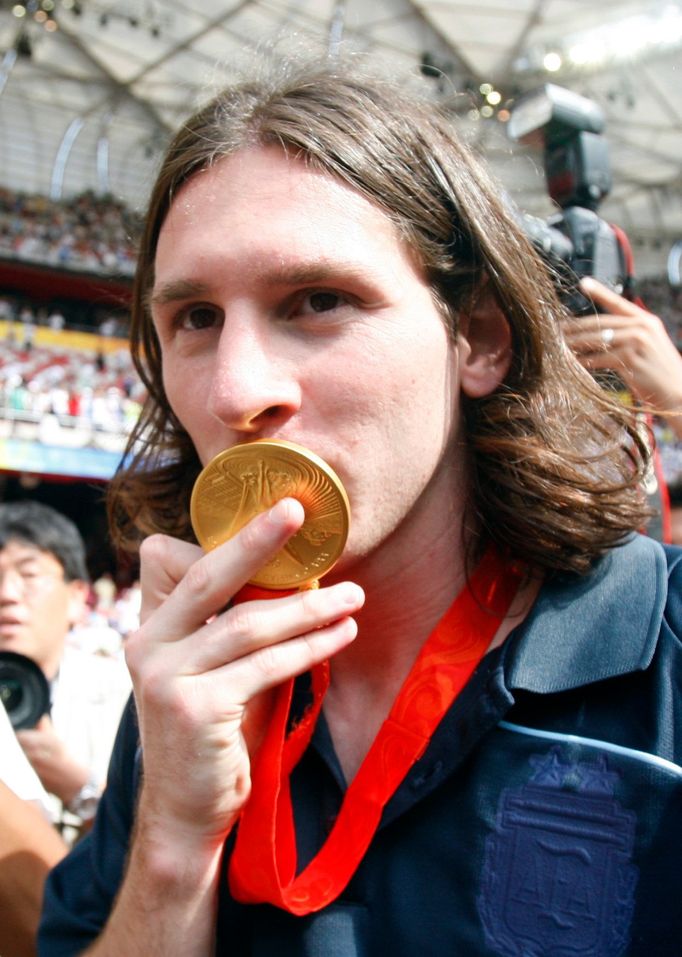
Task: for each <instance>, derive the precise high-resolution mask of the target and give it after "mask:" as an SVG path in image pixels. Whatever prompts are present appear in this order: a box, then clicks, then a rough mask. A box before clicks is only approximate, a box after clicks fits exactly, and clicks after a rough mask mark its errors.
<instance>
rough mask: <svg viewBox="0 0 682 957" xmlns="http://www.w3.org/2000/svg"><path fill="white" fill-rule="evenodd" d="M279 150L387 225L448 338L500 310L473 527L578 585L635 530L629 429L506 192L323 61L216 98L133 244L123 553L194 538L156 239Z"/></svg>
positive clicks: (638, 498)
mask: <svg viewBox="0 0 682 957" xmlns="http://www.w3.org/2000/svg"><path fill="white" fill-rule="evenodd" d="M272 144H276V145H279V146H280V147H281V148H282V149H284V150H286V151H287V152H288V153H289V154H291V155H295V156H298V157H301V158H302V159H303V160H305V161H306V162H308V163H310V164H312V165H314V166H315V167H316V168H318V169H321V170H323V171H325V172H327V173H329V174H331V175H333V176H336V177H339V178H340V179H342V180H343V181H345V182H346V183H347V184H349V185H350V186H352V187H353V188H354V189H356V190H358V191H359V192H360V193H362V194H363V195H364V196H366V197H367V198H369V199H370V200H371V201H372V202H373V203H375V204H377V205H379V206H380V207H381V208H382V209H383V210H384V211H385V213H386V215H387V216H388V217H389V218H390V219H391V220H392V222H393V223H394V224H395V226H396V227H397V229H398V230H399V232H400V234H401V236H402V237H403V238H404V240H405V242H406V243H407V244H408V245H409V246H410V247H411V248H412V250H413V251H414V252H415V253H416V255H417V256H418V258H419V260H420V261H421V263H422V264H423V267H424V269H425V271H426V275H427V276H428V277H429V280H430V282H431V285H432V289H433V294H434V298H435V300H436V301H437V303H438V304H439V305H440V307H441V309H442V312H443V315H444V318H445V321H446V322H447V324H448V327H449V328H450V330H451V333H452V335H453V336H456V335H457V326H458V317H459V315H460V314H461V313H462V311H463V310H466V309H468V308H470V307H471V306H472V304H473V302H474V301H475V298H476V296H477V294H478V293H479V292H480V290H481V289H482V288H483V286H487V288H488V290H489V291H490V292H492V294H493V295H494V296H495V298H496V299H497V302H498V304H499V305H500V307H501V308H502V310H503V311H504V313H505V315H506V317H507V319H508V322H509V325H510V328H511V333H512V344H513V359H512V365H511V368H510V371H509V373H508V375H507V377H506V379H505V382H504V383H503V385H502V386H501V387H500V388H499V389H497V390H496V391H495V393H494V394H492V395H490V396H487V397H485V398H482V399H477V400H465V402H464V414H465V420H466V425H467V442H468V448H467V453H468V455H469V458H470V462H471V475H472V484H471V489H470V501H469V509H470V515H471V519H472V522H473V524H474V526H475V527H477V528H479V529H482V532H483V534H484V536H485V537H486V538H487V539H492V540H494V541H496V542H497V543H498V544H499V545H501V546H502V547H503V548H504V549H505V550H506V551H508V552H510V553H511V554H513V555H515V556H516V557H518V558H521V559H524V560H526V561H529V562H531V563H532V564H533V565H536V566H540V567H543V568H545V569H547V570H557V571H558V570H564V571H568V570H572V571H579V572H580V571H585V570H586V569H587V568H588V567H589V566H590V564H591V563H592V562H593V560H594V559H595V558H596V557H597V556H598V555H600V554H602V553H603V552H604V551H605V550H606V549H608V548H611V547H613V546H614V545H616V544H618V543H619V542H621V541H622V540H623V539H624V537H625V536H626V535H627V534H628V533H629V532H631V531H632V530H634V529H636V528H638V527H640V526H641V525H642V523H643V521H644V516H645V514H646V513H645V508H644V505H643V496H642V494H641V491H640V482H641V478H642V475H643V471H644V468H645V465H646V459H647V451H646V446H645V443H644V442H643V441H642V439H641V435H640V433H639V431H638V429H637V425H636V422H635V418H634V415H633V413H632V412H631V411H630V410H628V409H627V408H625V407H624V406H623V405H622V404H621V403H620V402H619V401H618V400H617V399H616V398H614V397H612V396H610V395H608V394H607V393H606V392H605V391H603V390H602V389H601V388H600V387H599V386H597V385H596V384H595V382H594V381H593V379H592V378H591V376H589V375H588V373H586V372H585V371H584V370H583V369H582V367H581V366H580V365H579V364H578V362H577V361H576V360H575V358H574V357H573V356H572V354H571V352H570V350H569V349H568V348H567V347H566V346H565V344H564V342H563V338H562V335H561V322H562V321H563V320H564V319H565V318H566V317H565V314H564V310H563V307H562V306H561V304H560V303H559V301H558V298H557V295H556V292H555V286H554V283H553V282H552V280H551V277H550V276H549V274H548V272H547V270H546V268H545V266H544V264H543V263H542V262H541V260H540V259H539V258H538V256H537V255H536V253H535V251H534V249H533V247H532V245H531V243H530V242H529V241H528V239H527V238H526V236H525V234H524V232H523V230H522V229H521V228H520V227H519V225H518V224H517V221H516V218H515V216H514V215H513V214H512V213H511V212H510V211H509V209H508V208H507V204H506V203H505V202H504V201H503V200H502V199H501V198H500V196H501V194H500V190H499V187H498V186H497V185H496V184H495V183H494V182H492V180H491V179H490V177H489V176H488V174H487V172H486V170H485V168H484V167H483V165H482V164H481V163H480V162H479V161H477V160H476V159H475V158H474V157H473V156H472V155H471V152H470V151H469V150H468V149H467V148H466V146H465V145H464V144H463V143H462V141H461V139H460V137H459V136H458V133H457V129H456V127H455V126H454V125H453V123H452V121H451V120H449V119H448V118H446V117H445V116H443V115H441V113H440V112H439V111H438V109H437V108H436V107H435V106H434V105H433V104H431V103H429V102H427V101H426V100H425V99H424V97H422V96H421V95H418V94H417V93H413V92H411V91H408V90H407V89H406V88H405V87H404V86H403V85H398V84H395V83H392V82H389V81H386V80H384V79H382V78H377V77H371V78H368V77H367V76H366V75H360V74H359V72H358V70H357V66H356V65H355V64H353V63H351V64H350V65H348V64H343V63H341V62H339V61H337V60H329V59H326V60H322V61H317V62H315V63H304V64H299V65H297V66H292V65H291V64H289V65H288V66H287V67H286V68H280V70H279V71H278V73H277V75H276V76H274V77H273V76H270V77H268V78H265V79H259V80H258V81H247V82H244V83H242V84H239V85H236V86H235V87H233V88H230V89H228V90H226V91H224V92H223V93H221V94H219V95H218V96H216V97H215V98H214V99H212V100H211V102H210V103H208V105H207V106H205V107H204V108H203V109H201V110H200V111H199V112H197V113H196V114H195V115H194V116H193V117H192V118H191V119H190V120H188V122H187V123H186V124H185V125H184V126H183V127H182V129H181V130H180V131H179V132H178V133H177V135H176V137H175V139H174V140H173V141H172V143H171V144H170V146H169V148H168V150H167V153H166V155H165V159H164V161H163V164H162V166H161V170H160V172H159V175H158V178H157V180H156V184H155V186H154V189H153V191H152V195H151V201H150V204H149V210H148V215H147V220H146V228H145V230H144V234H143V237H142V240H141V246H140V252H139V260H138V269H137V276H136V281H135V289H134V302H133V310H132V322H131V350H132V355H133V359H134V362H135V364H136V367H137V369H138V371H139V374H140V376H141V377H142V380H143V382H144V383H145V385H146V387H147V390H148V398H147V401H146V403H145V406H144V409H143V412H142V415H141V417H140V420H139V422H138V424H137V427H136V429H135V431H134V432H133V435H132V436H131V440H130V443H129V447H128V454H127V458H126V460H125V463H126V464H125V465H124V466H122V468H121V469H120V470H119V472H118V474H117V475H116V476H115V477H114V479H113V480H112V482H111V483H110V488H109V505H110V517H111V519H112V533H113V535H114V537H115V539H116V540H117V541H118V542H119V544H123V545H128V546H131V545H134V544H135V542H136V541H138V540H139V537H140V536H141V535H144V534H148V533H150V532H152V531H164V532H166V533H168V534H172V535H176V536H179V537H183V538H187V539H190V540H191V539H192V538H193V535H192V530H191V525H190V521H189V512H188V504H189V497H190V492H191V488H192V485H193V483H194V480H195V478H196V476H197V474H198V472H199V470H200V468H201V466H200V462H199V459H198V457H197V454H196V451H195V449H194V447H193V445H192V443H191V441H190V439H189V437H188V435H187V433H186V432H185V431H184V429H183V428H182V426H181V425H180V423H179V422H178V420H177V419H176V417H175V416H174V414H173V411H172V409H171V408H170V406H169V403H168V400H167V397H166V394H165V391H164V386H163V380H162V356H161V350H160V346H159V342H158V339H157V337H156V334H155V331H154V328H153V325H152V322H151V319H150V315H149V310H148V306H147V298H148V294H149V291H150V289H151V287H152V285H153V282H154V257H155V251H156V245H157V241H158V236H159V231H160V229H161V226H162V224H163V222H164V219H165V217H166V215H167V213H168V210H169V208H170V205H171V203H172V202H173V199H174V197H175V195H176V194H177V191H178V189H179V188H180V187H181V186H182V184H183V183H185V182H186V181H187V180H188V179H189V178H190V177H192V176H193V175H194V174H195V173H196V172H197V171H199V170H202V169H205V168H207V167H210V166H211V165H212V164H214V163H216V162H218V161H219V160H220V159H222V158H223V157H225V156H229V155H231V154H233V153H235V152H236V151H238V150H240V149H245V148H248V147H252V146H257V145H272Z"/></svg>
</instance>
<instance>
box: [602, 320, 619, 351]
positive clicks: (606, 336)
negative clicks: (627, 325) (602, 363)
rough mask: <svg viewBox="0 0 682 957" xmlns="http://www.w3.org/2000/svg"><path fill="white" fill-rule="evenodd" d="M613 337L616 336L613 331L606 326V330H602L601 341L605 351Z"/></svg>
mask: <svg viewBox="0 0 682 957" xmlns="http://www.w3.org/2000/svg"><path fill="white" fill-rule="evenodd" d="M615 335H616V333H615V330H614V329H612V328H611V327H610V326H607V328H606V329H602V331H601V341H602V342H603V343H604V348H605V349H606V348H607V347H608V346H610V345H611V343H612V342H613V339H614V336H615Z"/></svg>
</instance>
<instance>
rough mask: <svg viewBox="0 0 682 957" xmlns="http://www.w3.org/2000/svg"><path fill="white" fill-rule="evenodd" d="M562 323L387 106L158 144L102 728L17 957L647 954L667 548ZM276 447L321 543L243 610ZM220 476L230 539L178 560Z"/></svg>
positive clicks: (309, 88) (214, 119)
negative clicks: (309, 576) (125, 702)
mask: <svg viewBox="0 0 682 957" xmlns="http://www.w3.org/2000/svg"><path fill="white" fill-rule="evenodd" d="M562 318H563V312H562V308H561V306H560V304H559V302H558V300H557V297H556V295H555V292H554V288H553V285H552V282H551V280H550V277H549V276H548V275H547V273H546V271H545V270H544V268H543V266H542V265H541V263H540V262H539V260H538V259H537V257H536V256H535V255H534V253H533V251H532V249H531V247H530V245H529V243H528V241H527V240H526V239H525V237H524V236H523V234H522V233H521V232H520V231H519V229H518V228H517V226H516V225H515V223H514V222H513V220H512V218H511V217H510V216H509V214H508V212H507V211H506V209H505V205H504V203H502V202H501V201H500V200H499V198H498V190H497V188H496V186H495V185H494V184H493V183H492V182H491V181H490V180H489V178H488V176H487V174H486V173H485V172H484V170H483V169H482V168H481V166H480V165H479V164H478V163H477V162H476V161H475V160H474V159H473V158H472V157H471V155H470V154H469V152H468V150H467V149H466V148H465V147H464V146H463V145H462V143H461V140H460V138H459V136H458V134H457V131H456V129H455V128H454V127H453V125H452V123H451V122H450V121H449V120H448V119H446V118H444V117H443V116H441V115H440V114H439V113H438V111H437V110H436V109H435V108H434V107H433V106H432V105H430V104H429V103H427V102H426V101H425V100H424V99H423V98H422V97H421V96H420V95H419V94H418V93H416V92H415V93H412V92H411V91H409V90H408V89H406V88H405V87H403V86H397V85H393V84H391V83H388V82H385V81H384V80H382V79H376V78H368V77H365V76H361V75H360V72H359V68H357V67H355V66H353V67H352V68H351V69H350V70H349V69H347V68H346V67H344V66H343V65H342V64H341V63H340V62H338V61H331V60H328V61H324V62H322V63H318V64H312V65H309V64H304V65H302V66H299V67H291V66H290V67H289V68H288V69H286V70H284V71H283V72H281V73H280V74H279V75H278V76H277V77H275V78H265V79H263V80H259V81H258V82H256V81H253V82H245V83H244V84H242V85H237V86H235V87H234V88H232V89H229V90H227V91H225V92H224V93H222V94H220V95H219V96H218V97H216V98H215V99H214V100H213V101H212V102H211V103H210V104H208V105H207V106H206V107H205V108H204V109H202V110H201V111H199V112H198V113H197V114H196V115H195V116H194V117H193V118H192V119H190V120H189V121H188V122H187V124H185V125H184V126H183V128H182V129H181V130H180V132H179V133H178V134H177V136H176V138H175V140H174V141H173V143H172V144H171V145H170V147H169V149H168V151H167V154H166V157H165V161H164V163H163V165H162V168H161V171H160V173H159V176H158V179H157V182H156V185H155V188H154V190H153V193H152V197H151V202H150V207H149V212H148V218H147V226H146V230H145V233H144V236H143V240H142V245H141V249H140V257H139V265H138V272H137V280H136V287H135V303H134V311H133V320H132V340H131V341H132V349H133V355H134V357H135V361H136V363H137V365H138V368H139V371H140V374H141V375H142V377H143V379H144V381H145V384H146V386H147V389H148V393H149V398H148V401H147V404H146V406H145V409H144V412H143V415H142V418H141V420H140V422H139V425H138V428H137V431H136V433H135V435H134V436H133V438H132V440H131V445H130V455H129V456H128V458H127V459H126V466H125V468H124V469H123V470H122V471H121V472H120V474H119V475H118V476H117V478H116V479H115V480H114V482H113V483H112V486H111V490H110V491H111V516H112V528H113V529H114V532H115V534H116V535H117V537H118V539H119V541H120V542H121V543H127V544H128V545H130V546H131V547H136V546H137V545H138V543H139V542H140V541H141V540H142V541H141V546H140V556H141V582H142V590H143V602H142V622H143V623H142V626H141V628H140V630H139V631H138V632H137V633H135V634H134V635H131V636H129V637H128V639H127V648H126V655H127V661H128V665H129V667H130V670H131V674H132V677H133V684H134V690H135V696H134V697H135V703H134V709H133V708H131V709H130V711H129V713H128V714H127V715H126V717H125V718H124V722H123V724H122V726H121V730H120V732H119V738H118V742H117V746H116V748H115V752H114V756H113V759H112V765H111V769H110V776H109V784H108V787H107V790H106V792H105V794H104V797H103V800H102V802H101V804H100V808H99V811H98V815H97V819H96V822H95V825H94V828H93V831H92V834H91V835H90V836H89V837H88V838H86V839H85V840H84V841H83V842H81V844H79V846H78V847H77V848H76V849H75V851H74V852H73V853H72V854H71V855H70V856H69V858H68V859H67V861H66V862H65V863H64V864H62V865H60V866H59V867H58V868H57V869H56V870H55V872H54V874H53V877H52V878H51V880H50V883H49V887H48V893H47V904H46V909H45V914H44V919H43V924H42V931H41V949H40V952H41V954H43V955H58V954H74V953H80V952H83V951H84V950H85V949H86V948H87V953H89V954H92V955H98V957H104V955H111V957H113V955H116V957H120V955H121V954H125V955H126V957H134V955H137V954H139V955H144V957H151V955H155V954H159V955H164V957H172V955H175V954H178V955H182V957H191V955H209V954H212V953H220V954H223V953H224V954H231V955H242V954H243V955H246V954H273V955H274V954H277V955H288V954H297V955H298V954H320V955H322V954H324V955H328V954H343V955H353V954H358V955H360V954H391V955H402V954H405V955H408V954H409V955H413V954H415V953H419V954H441V953H466V954H479V953H480V954H524V953H535V954H549V953H573V952H575V953H584V954H588V953H589V954H613V955H615V954H621V953H624V952H625V951H626V948H630V949H629V950H628V951H627V952H628V953H631V954H635V953H644V950H645V949H646V951H647V953H652V952H656V953H673V952H674V950H672V949H671V948H673V947H674V946H676V945H677V944H678V943H679V939H680V930H681V929H682V925H681V923H680V915H679V908H676V907H674V906H673V897H672V894H673V890H672V887H673V885H674V883H675V882H674V880H673V875H674V873H675V868H676V867H677V862H678V861H679V850H680V840H679V838H680V826H681V823H682V816H681V815H680V814H679V813H675V814H673V813H672V808H673V806H675V805H677V807H678V809H679V802H680V796H681V795H682V768H681V767H680V761H681V756H680V753H679V742H680V741H681V740H682V735H681V734H680V731H681V730H682V729H681V728H680V726H679V722H680V713H679V706H677V707H676V704H675V700H674V693H673V692H674V683H675V682H677V686H678V687H679V680H680V679H679V675H680V633H681V623H682V608H681V607H680V599H679V594H678V592H675V590H674V589H673V588H672V587H670V588H669V582H668V579H669V574H670V576H672V575H673V574H675V575H676V576H677V583H678V585H679V579H680V563H679V553H675V552H666V551H665V550H664V548H663V547H661V546H660V545H658V544H656V543H654V542H651V541H648V540H647V539H644V538H641V537H639V536H637V535H636V534H634V532H635V530H636V529H637V528H639V527H641V525H642V523H643V522H644V519H645V510H644V506H643V504H642V495H641V491H640V480H641V477H642V475H643V471H644V469H645V467H646V449H645V444H644V443H643V441H642V439H641V437H640V435H639V432H638V429H637V425H636V422H635V420H634V419H633V418H632V415H631V413H630V412H629V411H628V410H627V409H625V408H623V407H622V406H620V405H619V404H618V403H616V402H614V401H613V399H612V398H611V397H609V396H608V395H607V394H605V393H603V392H602V391H601V390H600V389H599V387H598V386H597V385H596V384H595V383H594V382H593V380H592V379H591V377H590V376H589V374H588V373H586V372H585V371H584V370H583V369H582V368H581V367H580V365H579V364H578V362H577V361H576V360H575V358H574V357H573V356H572V354H571V352H570V350H569V349H568V348H567V347H566V345H565V343H564V341H563V338H562V335H561V332H560V322H561V320H562ZM263 443H265V444H263ZM282 443H284V444H285V445H284V447H285V448H287V449H290V448H291V446H292V445H293V447H294V449H297V450H299V451H298V453H297V454H298V455H299V456H300V458H299V459H296V461H301V460H302V461H303V462H304V463H305V468H308V469H309V470H310V471H311V472H312V473H314V474H315V475H318V474H320V472H321V473H322V474H323V475H326V476H327V477H329V476H330V475H333V476H336V477H337V478H338V480H339V484H340V485H342V486H343V488H344V489H345V493H344V494H346V495H347V499H348V501H349V502H350V509H351V512H352V520H351V523H350V527H349V529H347V531H348V534H347V540H346V541H345V548H344V549H343V552H342V554H341V556H340V558H339V560H338V562H337V563H336V564H335V565H334V566H333V567H332V569H331V570H330V571H329V572H328V573H327V574H326V576H325V577H324V578H323V579H322V582H321V583H320V587H318V588H305V589H298V590H291V589H289V590H288V591H280V592H278V591H277V590H276V589H275V590H273V589H272V588H271V589H270V591H269V592H268V594H267V595H266V594H264V593H263V592H261V591H256V592H254V591H253V590H249V589H248V588H247V589H246V590H245V586H247V584H248V583H249V582H253V581H254V580H255V581H256V582H259V581H260V578H259V575H260V573H261V571H262V569H263V568H264V567H267V568H270V569H271V570H272V569H273V568H274V569H275V571H277V570H278V569H281V567H282V564H283V559H282V555H283V553H284V552H286V553H287V555H288V556H289V557H291V555H293V556H294V558H296V557H297V556H299V557H300V551H301V549H300V548H299V546H294V545H293V544H292V543H294V542H295V541H296V537H297V535H298V534H299V532H302V531H303V530H304V528H305V522H306V521H307V520H308V508H307V505H306V508H305V509H304V507H303V506H302V504H301V501H299V498H301V499H304V498H305V496H304V495H303V494H301V496H299V498H297V496H296V495H295V494H294V495H292V494H287V492H286V489H287V488H288V486H287V484H286V482H285V481H284V480H283V476H285V472H286V469H285V468H284V466H280V465H278V466H277V468H270V465H269V463H268V460H267V455H272V454H273V452H272V449H273V447H274V448H275V449H281V448H282ZM265 449H267V453H266V452H265V451H264V450H265ZM227 451H229V452H231V453H232V454H233V455H234V454H237V455H238V456H241V457H242V458H243V459H244V461H248V462H250V463H251V465H249V467H248V468H247V467H246V466H244V469H243V472H242V473H239V474H238V473H237V472H235V473H232V472H230V471H229V468H228V465H227V464H226V463H228V461H232V459H229V460H228V459H227V458H225V457H224V455H225V453H226V452H227ZM216 463H218V464H216ZM311 463H312V464H311ZM301 468H302V470H305V469H304V467H303V466H301ZM207 470H208V475H209V479H208V480H207V478H206V475H207ZM285 477H286V476H285ZM242 480H243V481H244V482H247V481H248V483H249V484H248V488H246V490H245V491H242V492H241V493H240V492H237V493H234V494H235V495H236V497H237V498H239V497H240V495H241V498H240V505H239V508H242V506H243V505H244V503H245V502H251V503H255V507H254V509H253V512H252V514H255V517H253V518H252V519H251V520H250V521H247V522H246V524H245V525H244V526H243V527H242V528H241V529H240V530H238V531H237V532H236V534H234V535H229V536H227V537H226V538H227V540H225V541H220V542H215V541H213V542H210V541H209V539H210V538H211V536H210V535H209V536H208V537H207V539H206V541H204V538H203V532H202V533H200V532H199V531H198V530H197V521H196V519H197V511H198V510H200V509H201V508H202V507H203V506H205V505H206V504H207V503H208V504H209V506H210V509H212V511H209V515H210V516H212V520H214V521H215V522H219V521H220V504H221V503H220V496H218V499H217V501H216V499H215V497H214V498H213V499H211V495H212V493H213V492H214V491H215V489H216V488H218V489H226V493H225V503H227V500H228V499H229V498H230V497H231V496H232V495H233V491H234V489H233V486H234V485H235V484H237V485H239V483H240V481H242ZM265 487H267V488H269V490H270V492H269V494H268V495H266V496H265V497H263V498H260V497H259V496H260V493H261V492H262V490H263V489H264V488H265ZM277 488H284V489H285V491H284V492H283V493H281V495H280V496H278V495H277V494H274V493H273V490H275V491H276V489H277ZM193 489H194V496H193ZM197 489H199V491H198V492H197ZM204 493H205V494H204ZM281 496H283V497H281ZM259 502H262V510H260V509H259V508H258V503H259ZM191 503H192V504H191ZM235 527H236V526H235ZM195 532H196V538H195ZM325 534H326V535H327V536H329V535H330V534H331V532H330V531H329V529H326V531H325ZM304 537H305V536H304ZM197 538H198V539H199V541H202V542H203V543H204V544H207V542H208V546H207V549H206V550H205V551H204V550H203V549H202V548H201V547H199V545H198V544H197ZM318 538H319V541H325V540H326V539H325V536H324V535H320V536H318ZM316 541H317V538H316V536H315V535H308V538H307V539H306V542H307V543H308V545H311V543H312V544H315V542H316ZM211 544H212V545H216V547H210V545H211ZM318 544H319V542H318ZM297 549H298V550H297ZM287 550H288V551H287ZM316 561H317V559H316ZM311 565H314V562H311ZM315 567H316V566H315ZM669 569H670V572H669ZM308 570H309V569H308ZM671 581H672V578H671ZM268 595H269V597H268ZM675 722H677V727H676V725H675ZM676 747H677V749H678V750H677V751H676V750H675V748H676ZM666 876H667V877H668V878H669V879H668V881H667V882H666V880H664V879H663V878H665V877H666Z"/></svg>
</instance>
